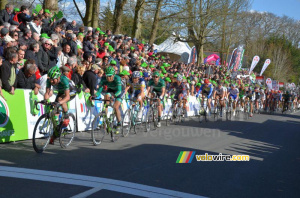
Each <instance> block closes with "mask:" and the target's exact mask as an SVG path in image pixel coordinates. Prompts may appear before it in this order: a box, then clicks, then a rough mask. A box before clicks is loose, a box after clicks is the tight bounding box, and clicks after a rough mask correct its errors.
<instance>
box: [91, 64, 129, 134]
mask: <svg viewBox="0 0 300 198" xmlns="http://www.w3.org/2000/svg"><path fill="white" fill-rule="evenodd" d="M105 76H106V78H102V79H101V82H100V84H99V90H98V92H97V94H96V96H97V97H98V96H100V94H101V93H102V91H103V88H104V91H105V94H104V99H105V100H110V99H113V98H115V103H114V106H113V108H114V111H115V113H116V117H117V120H118V123H117V127H116V129H117V130H116V133H118V132H119V130H120V127H121V112H120V105H121V103H122V99H123V96H124V90H122V79H121V77H120V76H118V75H115V69H114V68H113V67H112V66H109V67H108V68H107V69H106V70H105Z"/></svg>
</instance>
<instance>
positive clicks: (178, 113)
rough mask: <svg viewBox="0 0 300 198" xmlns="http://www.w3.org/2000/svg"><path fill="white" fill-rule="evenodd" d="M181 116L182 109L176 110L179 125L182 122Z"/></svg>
mask: <svg viewBox="0 0 300 198" xmlns="http://www.w3.org/2000/svg"><path fill="white" fill-rule="evenodd" d="M181 114H182V109H181V107H177V108H176V118H175V123H176V124H178V123H180V122H181Z"/></svg>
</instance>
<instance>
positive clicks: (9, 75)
mask: <svg viewBox="0 0 300 198" xmlns="http://www.w3.org/2000/svg"><path fill="white" fill-rule="evenodd" d="M7 56H8V57H7V58H8V60H5V61H4V62H3V64H2V66H1V69H0V71H1V73H0V79H1V80H2V87H3V89H4V90H5V91H7V92H9V93H10V94H12V95H14V94H15V88H16V87H17V80H16V78H17V77H16V69H15V64H16V63H17V62H18V54H17V52H11V53H9V54H8V55H7Z"/></svg>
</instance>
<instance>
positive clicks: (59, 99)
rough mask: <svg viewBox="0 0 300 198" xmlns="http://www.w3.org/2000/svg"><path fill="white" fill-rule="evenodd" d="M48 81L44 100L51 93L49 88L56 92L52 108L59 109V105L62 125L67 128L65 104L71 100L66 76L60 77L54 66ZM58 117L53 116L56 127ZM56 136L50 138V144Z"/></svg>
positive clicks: (66, 107)
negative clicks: (61, 111) (61, 113)
mask: <svg viewBox="0 0 300 198" xmlns="http://www.w3.org/2000/svg"><path fill="white" fill-rule="evenodd" d="M48 77H49V78H48V79H47V83H46V93H45V95H44V100H45V101H46V100H48V99H49V98H50V97H51V96H52V94H53V92H52V91H51V87H53V88H54V89H55V90H57V91H58V94H57V96H56V99H55V102H54V103H53V105H54V106H56V107H59V106H60V105H61V107H62V109H63V118H64V121H63V123H62V125H63V126H68V124H69V121H70V120H69V117H68V105H67V102H68V101H70V100H71V99H73V98H74V97H72V98H71V96H70V85H69V83H70V82H69V79H68V77H67V76H65V75H62V74H61V71H60V69H59V68H58V67H57V66H55V67H52V68H51V69H50V70H49V72H48ZM58 116H59V114H56V115H55V120H56V121H57V123H56V125H58V124H59V123H58V120H59V119H58ZM56 136H57V134H55V133H54V136H52V137H51V140H50V144H53V143H54V139H55V138H56Z"/></svg>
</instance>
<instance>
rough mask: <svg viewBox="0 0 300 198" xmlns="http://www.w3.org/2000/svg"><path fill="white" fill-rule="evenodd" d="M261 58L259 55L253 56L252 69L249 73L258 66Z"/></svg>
mask: <svg viewBox="0 0 300 198" xmlns="http://www.w3.org/2000/svg"><path fill="white" fill-rule="evenodd" d="M259 60H260V58H259V56H254V57H253V60H252V63H251V67H250V70H249V74H251V72H252V71H253V70H254V68H255V67H256V65H257V63H258V62H259Z"/></svg>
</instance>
